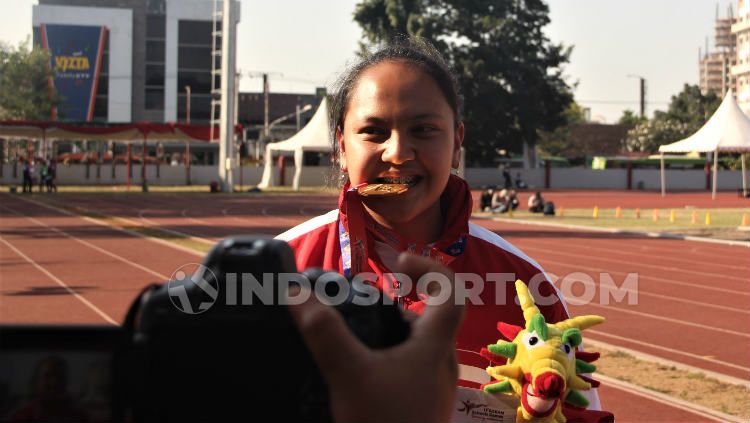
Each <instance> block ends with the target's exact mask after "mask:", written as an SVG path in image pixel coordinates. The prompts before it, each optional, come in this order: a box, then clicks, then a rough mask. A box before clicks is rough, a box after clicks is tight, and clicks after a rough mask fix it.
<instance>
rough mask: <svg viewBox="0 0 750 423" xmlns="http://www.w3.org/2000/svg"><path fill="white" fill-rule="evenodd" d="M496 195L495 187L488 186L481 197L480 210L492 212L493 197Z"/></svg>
mask: <svg viewBox="0 0 750 423" xmlns="http://www.w3.org/2000/svg"><path fill="white" fill-rule="evenodd" d="M494 193H495V187H493V186H487V187H484V191H483V192H482V196H481V197H479V210H481V211H483V212H488V211H491V210H492V196H493V194H494Z"/></svg>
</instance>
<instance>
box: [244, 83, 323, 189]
mask: <svg viewBox="0 0 750 423" xmlns="http://www.w3.org/2000/svg"><path fill="white" fill-rule="evenodd" d="M329 132H330V131H329V129H328V105H327V104H326V100H325V98H324V99H323V101H321V102H320V106H318V110H317V111H316V112H315V114H314V115H313V117H312V119H310V122H308V123H307V125H305V127H304V128H302V129H301V130H300V131H299V132H297V133H296V134H294V135H293V136H292V137H291V138H289V139H287V140H284V141H280V142H275V143H270V144H268V145H266V152H265V156H264V160H265V168H264V169H263V178H262V179H261V182H260V184H258V187H260V188H267V187H269V186H273V185H274V179H275V178H274V176H275V175H274V172H273V152H274V151H278V152H290V153H294V167H295V171H294V180H293V182H292V187H293V188H294V189H295V190H296V189H299V182H300V177H301V174H302V156H303V153H304V152H305V151H318V152H328V151H333V147H332V146H331V137H330V135H329Z"/></svg>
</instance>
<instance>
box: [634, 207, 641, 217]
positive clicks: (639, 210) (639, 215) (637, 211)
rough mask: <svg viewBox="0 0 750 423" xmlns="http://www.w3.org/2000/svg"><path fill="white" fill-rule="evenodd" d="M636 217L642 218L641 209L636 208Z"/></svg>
mask: <svg viewBox="0 0 750 423" xmlns="http://www.w3.org/2000/svg"><path fill="white" fill-rule="evenodd" d="M635 218H636V219H640V218H641V209H639V208H638V209H635Z"/></svg>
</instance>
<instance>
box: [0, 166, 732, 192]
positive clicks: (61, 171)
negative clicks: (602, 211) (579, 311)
mask: <svg viewBox="0 0 750 423" xmlns="http://www.w3.org/2000/svg"><path fill="white" fill-rule="evenodd" d="M96 168H97V166H96V165H93V164H92V165H89V170H88V174H87V171H86V165H82V164H74V165H69V166H58V170H57V173H58V176H57V183H58V185H97V184H101V185H113V184H124V183H126V180H127V178H126V169H127V168H126V166H125V165H123V164H118V165H117V166H115V169H114V177H113V176H112V165H110V164H105V165H102V166H101V168H100V172H99V175H98V177H97V170H96ZM190 169H191V171H190V180H191V183H192V184H195V185H203V184H206V185H207V184H210V183H211V182H212V181H216V180H218V171H217V168H216V166H212V165H193V166H191V168H190ZM277 172H278V170H277ZM242 173H243V178H242V182H243V185H255V184H257V183H259V182H260V179H261V177H262V175H263V168H262V167H257V166H245V167H244V168H243V170H242ZM239 174H240V172H239V169H236V170H235V174H234V180H235V183H237V184H238V183H239ZM517 174H520V175H521V179H523V180H524V181H525V182H526V183H527V184H528V185H529V187H530V189H534V188H539V189H544V169H528V170H523V169H511V175H512V177H513V180H514V182H515V179H516V176H517ZM35 176H36V175H35ZM293 177H294V168H293V167H291V166H289V167H287V168H286V169H285V185H287V186H290V185H291V184H292V178H293ZM146 178H147V179H148V182H149V184H152V185H184V184H185V182H186V178H185V168H184V167H183V166H181V165H180V166H169V165H163V166H160V167H159V176H158V177H157V175H156V166H155V165H148V166H147V168H146ZM331 178H332V176H331V168H330V166H305V167H303V168H302V176H301V180H300V185H302V186H323V185H328V186H335V185H336V182H337V181H333V180H332V179H331ZM465 178H466V180H467V181H468V182H469V185H470V186H471V187H472V188H481V187H482V186H485V185H496V186H502V185H503V175H502V172H501V171H500V170H499V169H494V168H493V169H488V168H467V169H466V174H465ZM276 179H277V180H278V178H276ZM666 180H667V189H668V190H704V189H705V188H706V174H705V173H704V172H703V170H680V169H671V170H668V171H667V172H666ZM21 181H22V176H21V166H20V164H19V165H18V168H17V175H16V177H15V178H14V177H13V166H12V165H9V164H4V165H3V166H2V175H0V183H2V184H4V185H9V184H18V185H20V184H21ZM718 182H719V189H722V190H735V189H739V188H740V187H741V186H742V174H741V172H740V171H729V170H722V171H719V175H718ZM131 183H132V184H140V183H141V166H140V165H139V164H134V165H133V177H132V179H131ZM550 188H551V189H627V170H625V169H605V170H592V169H578V168H552V169H551V174H550ZM639 188H641V189H647V190H656V189H659V170H658V169H634V170H633V189H639Z"/></svg>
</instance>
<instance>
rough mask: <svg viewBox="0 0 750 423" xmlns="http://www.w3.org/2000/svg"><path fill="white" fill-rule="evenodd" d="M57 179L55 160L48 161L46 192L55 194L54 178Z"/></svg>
mask: <svg viewBox="0 0 750 423" xmlns="http://www.w3.org/2000/svg"><path fill="white" fill-rule="evenodd" d="M56 177H57V162H56V161H55V159H49V166H48V167H47V181H46V183H47V192H57V184H56V183H55V178H56Z"/></svg>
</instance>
